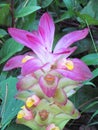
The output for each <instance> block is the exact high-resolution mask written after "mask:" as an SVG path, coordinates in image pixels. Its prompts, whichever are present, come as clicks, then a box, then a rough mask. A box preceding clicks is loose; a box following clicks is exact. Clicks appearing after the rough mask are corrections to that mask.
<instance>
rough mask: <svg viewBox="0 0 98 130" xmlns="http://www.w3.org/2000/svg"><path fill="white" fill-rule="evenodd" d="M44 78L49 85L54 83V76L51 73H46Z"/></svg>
mask: <svg viewBox="0 0 98 130" xmlns="http://www.w3.org/2000/svg"><path fill="white" fill-rule="evenodd" d="M44 79H45V81H46V82H47V84H49V85H51V84H53V83H54V80H55V77H54V76H53V75H51V74H48V75H46V76H45V77H44Z"/></svg>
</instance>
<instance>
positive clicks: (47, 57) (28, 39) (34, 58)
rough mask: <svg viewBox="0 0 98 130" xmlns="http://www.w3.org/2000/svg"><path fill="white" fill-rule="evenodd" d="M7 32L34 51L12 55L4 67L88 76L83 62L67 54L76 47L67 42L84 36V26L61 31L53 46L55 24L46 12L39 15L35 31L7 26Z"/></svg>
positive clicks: (28, 71) (29, 71)
mask: <svg viewBox="0 0 98 130" xmlns="http://www.w3.org/2000/svg"><path fill="white" fill-rule="evenodd" d="M8 32H9V34H10V35H11V36H12V37H13V38H14V39H15V40H16V41H17V42H19V43H21V44H23V45H24V46H26V47H28V48H30V49H31V50H32V51H33V52H34V53H33V52H32V53H27V54H24V55H18V56H15V57H12V58H11V59H10V60H8V62H7V63H6V65H5V66H4V70H11V69H14V68H18V67H21V75H23V76H25V75H27V74H30V73H34V72H35V71H37V70H39V69H43V70H44V71H47V70H48V71H51V70H52V69H54V70H56V71H57V72H59V73H60V74H61V75H63V76H65V77H68V78H70V79H72V80H76V81H84V80H87V79H89V78H91V72H90V70H89V68H88V67H87V66H86V65H85V63H83V62H82V61H81V60H79V59H77V58H75V59H70V58H68V56H70V55H71V54H72V53H73V52H74V51H75V50H76V47H70V45H72V44H73V43H74V42H76V41H79V40H81V39H83V38H85V37H86V36H87V34H88V29H87V28H85V29H83V30H79V31H74V32H71V33H69V34H67V35H64V36H63V37H62V38H61V39H60V40H59V41H58V42H57V44H56V46H55V48H54V50H53V40H54V32H55V26H54V22H53V20H52V18H51V16H50V15H49V14H48V13H44V14H43V15H42V17H41V19H40V21H39V26H38V30H37V31H33V32H28V31H25V30H21V29H16V28H9V29H8Z"/></svg>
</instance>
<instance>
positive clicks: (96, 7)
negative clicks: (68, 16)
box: [81, 0, 98, 20]
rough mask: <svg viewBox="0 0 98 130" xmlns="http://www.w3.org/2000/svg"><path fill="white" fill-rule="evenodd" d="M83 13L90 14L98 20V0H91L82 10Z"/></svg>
mask: <svg viewBox="0 0 98 130" xmlns="http://www.w3.org/2000/svg"><path fill="white" fill-rule="evenodd" d="M81 14H88V15H90V16H91V17H93V18H95V19H97V20H98V1H97V0H89V2H88V4H87V6H85V7H84V8H83V10H81Z"/></svg>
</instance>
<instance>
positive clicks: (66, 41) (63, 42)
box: [54, 28, 88, 53]
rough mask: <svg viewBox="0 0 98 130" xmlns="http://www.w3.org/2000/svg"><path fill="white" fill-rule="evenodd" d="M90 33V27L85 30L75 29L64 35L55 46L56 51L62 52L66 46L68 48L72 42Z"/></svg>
mask: <svg viewBox="0 0 98 130" xmlns="http://www.w3.org/2000/svg"><path fill="white" fill-rule="evenodd" d="M87 34H88V28H85V29H83V30H79V31H74V32H71V33H69V34H67V35H65V36H63V37H62V38H61V39H60V40H59V41H58V43H57V44H56V46H55V48H54V53H59V52H62V50H63V49H64V48H65V49H66V48H68V47H69V46H70V45H71V44H73V43H74V42H77V41H79V40H81V39H83V38H85V37H86V36H87Z"/></svg>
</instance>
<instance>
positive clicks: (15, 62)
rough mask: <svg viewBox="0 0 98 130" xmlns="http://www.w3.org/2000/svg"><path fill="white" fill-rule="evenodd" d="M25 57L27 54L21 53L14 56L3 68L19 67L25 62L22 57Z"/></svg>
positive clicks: (5, 69)
mask: <svg viewBox="0 0 98 130" xmlns="http://www.w3.org/2000/svg"><path fill="white" fill-rule="evenodd" d="M24 57H25V55H19V56H14V57H12V58H11V59H9V60H8V61H7V63H6V64H5V66H4V68H3V70H4V71H7V70H12V69H14V68H18V67H22V65H23V63H22V59H23V58H24Z"/></svg>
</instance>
